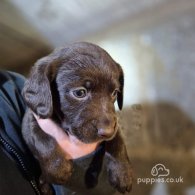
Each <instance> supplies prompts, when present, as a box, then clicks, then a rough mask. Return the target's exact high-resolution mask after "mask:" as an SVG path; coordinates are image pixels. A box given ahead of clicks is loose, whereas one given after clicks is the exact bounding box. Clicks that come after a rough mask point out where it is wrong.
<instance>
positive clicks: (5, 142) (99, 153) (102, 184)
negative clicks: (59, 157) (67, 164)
mask: <svg viewBox="0 0 195 195" xmlns="http://www.w3.org/2000/svg"><path fill="white" fill-rule="evenodd" d="M24 80H25V78H24V77H22V76H21V75H19V74H17V73H13V72H8V71H7V72H3V71H0V194H3V195H12V194H15V195H17V194H18V195H19V194H20V195H21V194H28V195H31V194H40V190H39V188H38V185H37V181H38V178H39V176H40V173H41V171H40V168H39V164H38V162H37V161H36V160H35V159H34V157H33V156H32V154H31V152H30V151H29V150H28V147H27V145H26V144H25V142H24V140H23V139H22V135H21V123H22V118H23V115H24V112H25V104H24V102H23V99H22V97H21V89H22V88H23V84H24ZM97 162H98V163H97ZM104 164H105V162H104V145H101V146H100V147H99V148H98V149H97V150H96V151H94V152H93V153H91V154H89V155H86V156H84V157H81V158H78V159H75V160H73V167H74V172H73V175H72V177H71V179H70V181H69V182H68V183H67V185H66V188H65V187H62V186H59V185H53V188H54V191H55V193H56V195H62V194H72V193H73V192H74V194H83V195H88V194H89V195H96V194H97V195H99V194H101V195H103V194H105V195H110V194H113V193H114V192H115V190H114V189H113V188H111V187H110V185H109V183H108V179H107V175H106V170H105V166H104Z"/></svg>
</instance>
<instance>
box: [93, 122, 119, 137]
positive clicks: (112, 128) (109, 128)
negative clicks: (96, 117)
mask: <svg viewBox="0 0 195 195" xmlns="http://www.w3.org/2000/svg"><path fill="white" fill-rule="evenodd" d="M97 130H98V136H99V137H100V138H103V139H106V140H107V139H111V138H113V137H114V135H115V133H116V120H114V119H113V120H112V121H110V120H104V121H103V123H101V124H100V125H98V127H97Z"/></svg>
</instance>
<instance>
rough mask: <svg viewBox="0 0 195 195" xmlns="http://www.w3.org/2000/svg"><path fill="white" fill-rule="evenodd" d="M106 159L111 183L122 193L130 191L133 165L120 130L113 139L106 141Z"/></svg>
mask: <svg viewBox="0 0 195 195" xmlns="http://www.w3.org/2000/svg"><path fill="white" fill-rule="evenodd" d="M106 160H107V171H108V177H109V182H110V183H111V185H112V186H113V187H115V188H116V189H117V190H118V191H119V192H121V193H125V192H130V191H131V188H132V167H131V163H130V161H129V158H128V155H127V150H126V146H125V144H124V141H123V138H122V137H121V134H120V131H118V132H117V134H116V136H115V138H114V139H113V140H111V141H108V142H106Z"/></svg>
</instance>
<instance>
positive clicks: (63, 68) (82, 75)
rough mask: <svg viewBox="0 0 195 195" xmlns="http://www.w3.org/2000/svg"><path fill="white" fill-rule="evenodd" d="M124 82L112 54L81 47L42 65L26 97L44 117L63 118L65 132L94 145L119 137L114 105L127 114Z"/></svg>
mask: <svg viewBox="0 0 195 195" xmlns="http://www.w3.org/2000/svg"><path fill="white" fill-rule="evenodd" d="M123 83H124V79H123V71H122V69H121V67H120V66H119V65H118V64H117V63H116V62H115V61H114V60H113V59H112V58H111V57H110V56H109V54H108V53H107V52H106V51H104V50H103V49H102V48H100V47H98V46H96V45H93V44H90V43H84V42H82V43H75V44H72V45H69V46H67V47H64V48H60V49H56V50H54V52H53V53H51V54H50V55H48V56H46V57H44V58H42V59H40V60H38V61H37V63H36V64H35V65H34V67H33V68H32V70H31V74H30V77H29V79H27V81H26V83H25V86H24V89H23V96H24V99H25V101H26V103H27V105H28V106H29V107H30V108H31V109H32V110H33V111H34V112H35V113H36V114H37V115H39V116H40V117H41V118H49V117H54V118H55V115H56V116H59V117H58V118H59V120H58V121H59V125H60V126H61V127H62V128H63V129H64V130H65V131H66V132H68V133H70V134H71V135H73V136H76V137H77V138H78V139H79V140H81V141H83V142H85V143H90V142H95V141H101V140H109V139H111V138H112V137H113V136H114V135H115V133H116V131H117V120H116V115H115V108H114V102H115V101H116V100H117V102H118V106H119V109H122V104H123Z"/></svg>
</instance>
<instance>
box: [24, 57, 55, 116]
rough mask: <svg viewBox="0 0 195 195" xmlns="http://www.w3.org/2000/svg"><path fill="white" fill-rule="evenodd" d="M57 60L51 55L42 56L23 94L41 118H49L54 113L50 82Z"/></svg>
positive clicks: (25, 85)
mask: <svg viewBox="0 0 195 195" xmlns="http://www.w3.org/2000/svg"><path fill="white" fill-rule="evenodd" d="M54 67H55V61H53V60H52V58H50V56H47V57H44V58H41V59H40V60H38V61H37V62H36V63H35V65H34V66H33V68H32V70H31V73H30V77H29V78H28V79H27V80H26V82H25V84H24V88H23V91H22V95H23V97H24V100H25V102H26V104H27V105H28V107H30V108H31V109H32V111H33V112H34V113H36V114H37V115H38V116H40V117H41V118H48V117H49V116H51V115H52V113H53V102H52V94H51V89H50V82H51V80H52V75H53V74H54V73H53V71H55V69H56V68H54Z"/></svg>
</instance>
